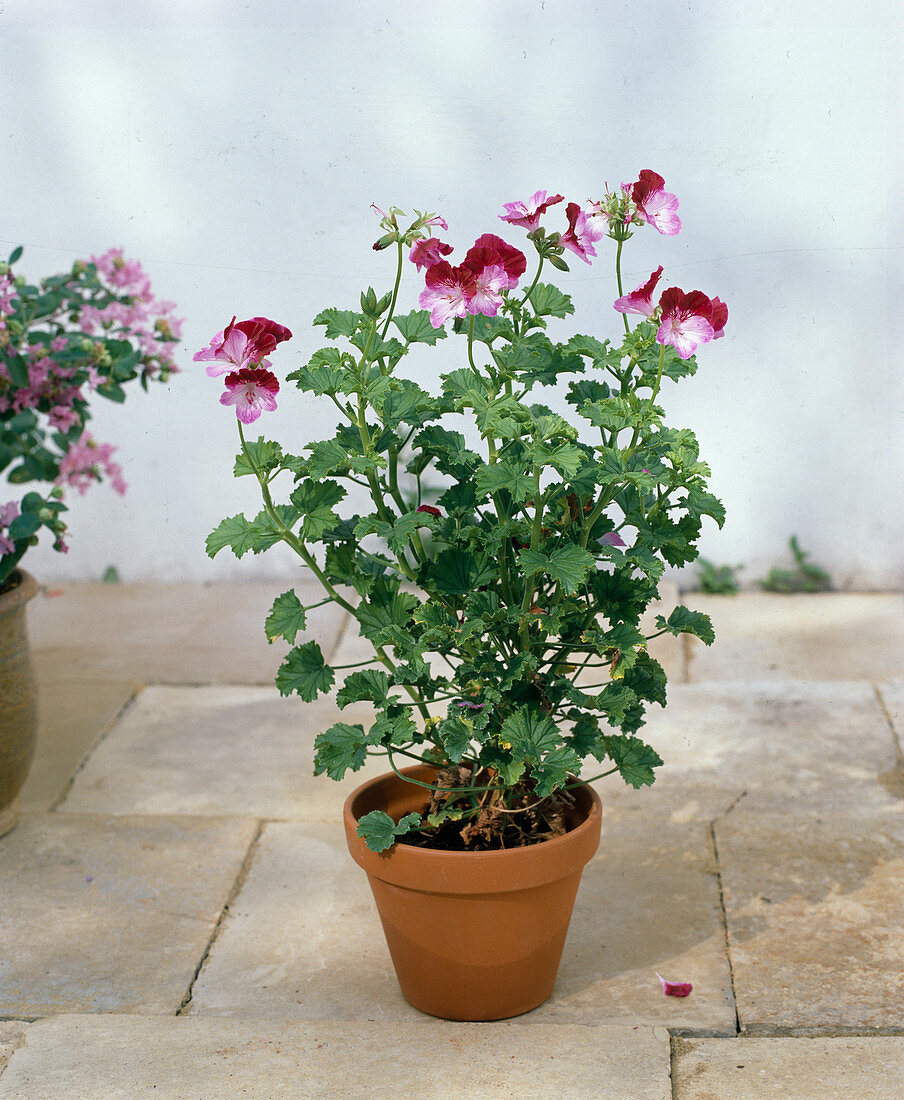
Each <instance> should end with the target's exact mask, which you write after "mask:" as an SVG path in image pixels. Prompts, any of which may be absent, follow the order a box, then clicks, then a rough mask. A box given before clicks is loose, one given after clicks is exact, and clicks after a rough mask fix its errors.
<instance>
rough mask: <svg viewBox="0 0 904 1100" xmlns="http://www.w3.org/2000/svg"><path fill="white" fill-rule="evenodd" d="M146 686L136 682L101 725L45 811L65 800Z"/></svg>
mask: <svg viewBox="0 0 904 1100" xmlns="http://www.w3.org/2000/svg"><path fill="white" fill-rule="evenodd" d="M146 687H147V684H138V686H137V687H136V688H135V690H134V691H133V692H132V694H131V695H130V696H129V697H128V699H126V701H125V702H124V703H123V705H122V706H121V707H120V708H119V710H118V711H117V712H116V714H114V715H113V717H112V718H111V719H110V721H109V722H107V724H106V725H105V726H104V727H103V729H101V731H100V734H99V735H98V736H97V738H96V739H95V741H94V744H93V745H91V747H90V748H89V749H88V751H87V752H86V753H85V755H84V756H83V757H82V759H81V761H80V762H79V765H78V767H77V768H76V769H75V771H74V772H73V773H72V774H71V775H70V776H69V778H68V779H67V780H66V785H65V787H63V789H62V791H60V793H59V794H58V795H57V797H56V798H55V799H54V800H53V802H51V803H50V805H49V806H48V807H47V813H49V814H52V813H56V811H57V810H58V809H59V807H60V806H62V804H63V803H64V802H65V801H66V799H67V798H68V796H69V792H70V791H71V790H72V788H73V786H74V784H75V781H76V779H78V777H79V775H80V774H81V773H82V771H84V769H85V767H86V766H87V764H88V761H89V760H90V759H91V757H92V756H93V755H94V753H95V752H96V751H97V749H98V748H99V747H100V745H101V744H103V742H104V741H106V739H107V738H108V737H109V736H110V734H111V733H112V732H113V730H115V729H116V727H117V726H118V725H119V722H120V720H121V719H122V718H125V716H126V715H127V714H128V712H129V711H130V710H131V709H132V707H134V706H135V704H136V702H137V701H138V697H139V696H140V695H141V694H142V693H143V692H144V690H145V688H146Z"/></svg>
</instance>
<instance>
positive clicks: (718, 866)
mask: <svg viewBox="0 0 904 1100" xmlns="http://www.w3.org/2000/svg"><path fill="white" fill-rule="evenodd" d="M746 794H747V791H746V790H743V791H741V792H740V794H738V795H737V796H736V797H735V798H734V800H733V801H732V802H731V804H730V805H729V806H728V808H727V809H725V810H723V811H722V813H721V814H719V815H718V817H714V818H713V819H712V821H710V822H709V840H710V844H711V845H712V850H713V862H714V866H715V871H714V873H715V878H716V886H717V887H718V889H719V915H720V917H721V920H722V935H723V938H724V942H725V961H726V962H727V963H728V980H729V982H730V984H731V1001H732V1004H733V1005H734V1014H735V1035H740V1034H742V1028H741V1017H740V1014H739V1012H738V997H737V992H736V989H735V975H734V966H733V965H732V961H731V940H730V937H729V933H728V911H727V909H726V907H725V886H724V883H723V882H722V862H721V860H720V859H719V843H718V841H717V840H716V823H717V822H719V821H721V820H722V819H723V818H725V817H727V816H728V815H729V814H730V813H731V812H732V810H733V809H734V808H735V806H737V805H738V803H739V802H740V801H741V799H742V798H744V797H745V795H746Z"/></svg>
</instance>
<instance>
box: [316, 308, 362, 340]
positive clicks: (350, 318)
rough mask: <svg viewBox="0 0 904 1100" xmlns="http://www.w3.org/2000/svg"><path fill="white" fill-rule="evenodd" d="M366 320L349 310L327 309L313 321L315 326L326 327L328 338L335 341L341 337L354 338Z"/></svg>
mask: <svg viewBox="0 0 904 1100" xmlns="http://www.w3.org/2000/svg"><path fill="white" fill-rule="evenodd" d="M363 320H364V317H363V315H362V314H360V313H353V312H352V311H351V310H348V309H325V310H323V311H322V312H321V313H318V314H317V316H316V317H315V318H314V320H313V322H312V323H313V324H315V325H326V338H327V339H328V340H335V339H336V338H337V337H339V336H346V337H351V336H354V334H355V331H356V330H357V328H358V325H359V324H360V323H361V322H362V321H363Z"/></svg>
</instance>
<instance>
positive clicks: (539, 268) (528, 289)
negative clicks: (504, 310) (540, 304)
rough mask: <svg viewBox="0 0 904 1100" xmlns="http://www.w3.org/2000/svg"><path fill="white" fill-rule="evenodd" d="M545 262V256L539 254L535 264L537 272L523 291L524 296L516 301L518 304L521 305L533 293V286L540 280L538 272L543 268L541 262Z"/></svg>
mask: <svg viewBox="0 0 904 1100" xmlns="http://www.w3.org/2000/svg"><path fill="white" fill-rule="evenodd" d="M545 262H546V260H545V257H543V256H541V257H540V262H539V264H537V274H536V275H535V276H534V281H533V282H532V283H531V284H530V286H529V287H528V288H527V290H526V291H525V292H524V297H523V298H522V299H521V301H520V302H519V303H518V304H519V305H520V306H523V305H524V303H525V302H526V301H527V300H528V298H530V296H531V294H532V293H533V289H534V287H535V286H536V285H537V283H538V282H539V281H540V272H541V271H542V270H543V264H544V263H545Z"/></svg>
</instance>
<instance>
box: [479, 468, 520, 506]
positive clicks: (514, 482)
mask: <svg viewBox="0 0 904 1100" xmlns="http://www.w3.org/2000/svg"><path fill="white" fill-rule="evenodd" d="M474 480H475V483H476V485H477V491H478V492H479V493H480V494H481V495H484V496H492V495H493V494H494V493H498V492H499V491H500V490H502V489H505V490H506V491H507V492H509V493H510V494H511V497H512V500H514V501H515V502H516V503H520V502H521V501H522V500H527V498H528V497H529V496H531V494H532V493H533V492H534V491H535V489H534V479H533V478H532V477H531V475H530V474H528V473H526V472H525V470H524V468H523V466H522V465H516V464H515V463H514V462H508V461H506V460H502V461H501V462H494V463H492V465H489V466H481V467H480V469H479V470H478V471H477V474H476V476H475V479H474Z"/></svg>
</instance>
